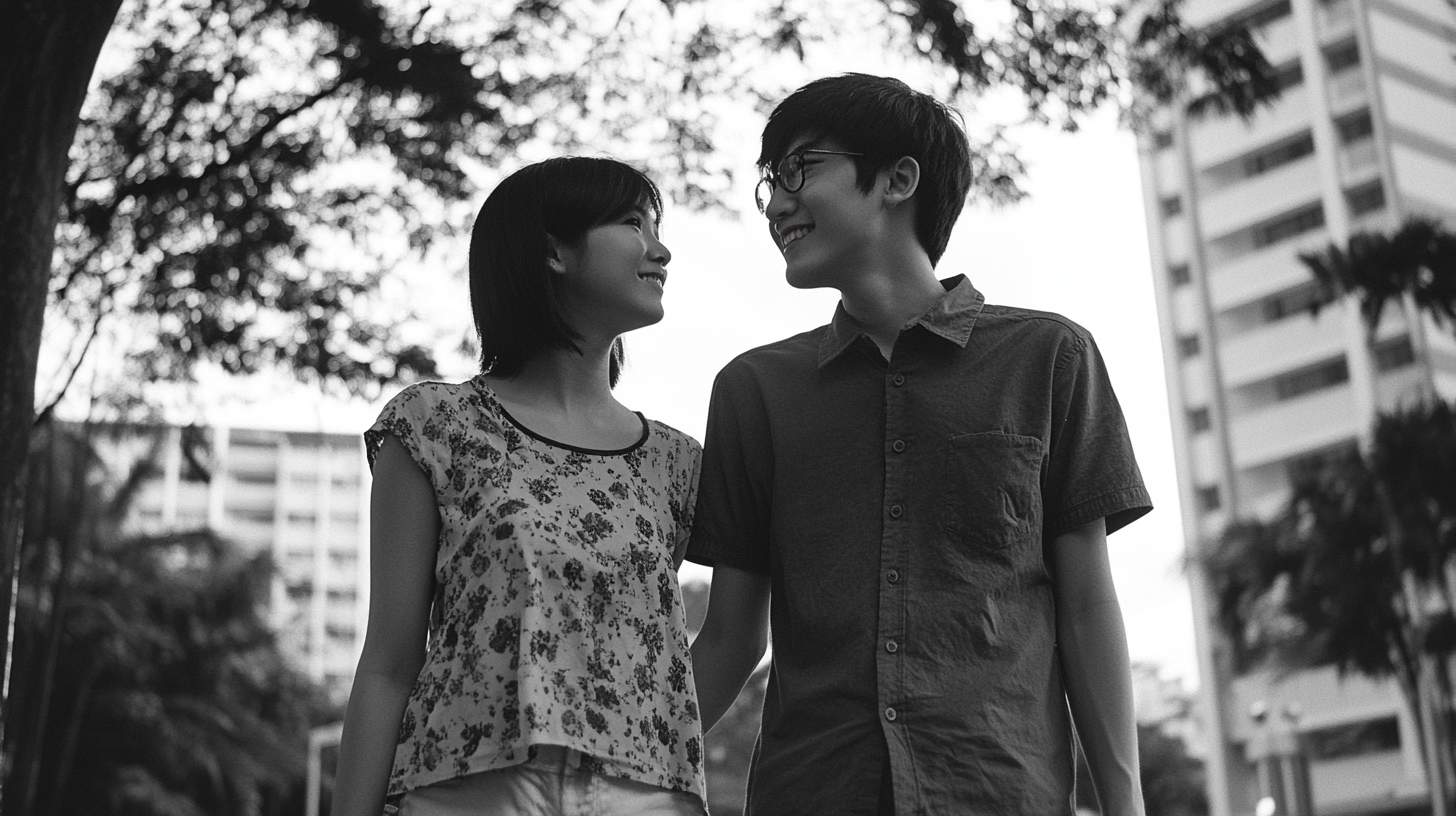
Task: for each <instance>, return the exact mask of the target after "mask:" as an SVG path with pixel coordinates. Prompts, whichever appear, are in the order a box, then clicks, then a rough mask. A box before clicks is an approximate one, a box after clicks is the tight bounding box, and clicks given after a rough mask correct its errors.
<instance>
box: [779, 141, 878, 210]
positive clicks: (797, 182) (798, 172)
mask: <svg viewBox="0 0 1456 816" xmlns="http://www.w3.org/2000/svg"><path fill="white" fill-rule="evenodd" d="M809 153H824V154H826V155H830V156H863V155H864V154H863V153H850V152H848V151H846V150H819V149H816V148H805V149H803V150H795V151H794V152H793V153H790V154H789V155H787V156H785V157H784V158H783V161H780V162H779V166H778V167H765V168H763V174H762V176H761V177H760V178H759V180H758V186H757V187H755V188H754V190H753V200H754V201H755V202H757V203H758V211H759V212H763V211H764V210H765V209H766V208H767V207H768V203H767V202H768V199H769V197H770V196H772V195H773V191H774V190H776V189H778V188H780V187H782V188H783V191H784V192H786V193H797V192H799V191H800V190H802V189H804V156H805V155H807V154H809ZM765 187H767V188H768V189H767V190H765V189H764V188H765Z"/></svg>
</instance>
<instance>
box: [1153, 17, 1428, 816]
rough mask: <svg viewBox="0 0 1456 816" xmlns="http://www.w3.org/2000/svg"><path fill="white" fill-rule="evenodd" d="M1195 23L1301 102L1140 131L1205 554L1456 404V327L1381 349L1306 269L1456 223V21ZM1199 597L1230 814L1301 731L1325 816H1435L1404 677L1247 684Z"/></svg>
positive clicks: (1159, 120) (1170, 358) (1211, 738)
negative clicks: (1237, 45)
mask: <svg viewBox="0 0 1456 816" xmlns="http://www.w3.org/2000/svg"><path fill="white" fill-rule="evenodd" d="M1182 11H1183V14H1184V17H1185V19H1186V20H1187V21H1188V22H1190V23H1192V24H1194V25H1198V26H1208V27H1216V26H1219V25H1222V24H1226V23H1229V22H1247V23H1248V24H1249V25H1250V26H1251V27H1252V28H1253V29H1254V30H1255V31H1256V32H1257V35H1258V38H1259V42H1260V44H1261V47H1262V48H1263V50H1264V52H1265V55H1266V56H1267V57H1268V58H1269V60H1270V62H1271V63H1272V64H1273V65H1274V66H1275V68H1276V70H1277V71H1278V75H1279V79H1280V84H1281V86H1282V88H1283V92H1282V94H1281V96H1280V97H1279V98H1278V99H1277V100H1276V101H1275V102H1273V103H1272V104H1271V105H1269V106H1266V107H1263V108H1261V109H1260V110H1259V111H1258V112H1257V113H1256V114H1255V115H1254V116H1253V117H1252V118H1251V119H1249V120H1247V121H1246V120H1243V119H1241V118H1239V117H1237V116H1222V115H1216V114H1207V115H1204V116H1198V117H1195V116H1191V115H1189V114H1188V113H1187V112H1186V108H1183V107H1181V106H1180V107H1172V108H1168V109H1165V110H1161V111H1159V112H1158V115H1157V117H1156V118H1155V120H1154V125H1153V127H1152V128H1150V129H1149V130H1148V132H1147V133H1145V134H1143V135H1142V136H1141V137H1140V143H1141V144H1140V150H1141V154H1142V155H1141V161H1142V175H1143V191H1144V201H1145V208H1146V215H1147V222H1148V227H1149V229H1148V233H1149V243H1150V248H1151V255H1152V259H1153V273H1154V279H1155V287H1154V289H1155V293H1156V298H1157V303H1158V309H1159V312H1160V323H1161V331H1162V342H1163V349H1164V359H1165V365H1166V372H1165V373H1166V376H1167V380H1168V393H1169V400H1170V411H1171V417H1172V426H1173V435H1174V441H1175V453H1176V461H1177V469H1178V479H1179V485H1180V487H1179V489H1180V497H1181V499H1182V507H1183V526H1184V531H1185V538H1186V542H1185V544H1186V549H1187V551H1188V552H1190V553H1196V552H1199V551H1200V550H1202V549H1203V548H1205V547H1207V546H1209V545H1210V543H1211V542H1214V541H1216V540H1217V538H1218V536H1219V534H1220V533H1221V532H1222V530H1223V528H1224V526H1225V525H1226V524H1227V523H1228V522H1229V521H1230V520H1232V519H1235V518H1244V517H1262V518H1267V517H1269V516H1270V515H1271V514H1272V513H1274V512H1275V511H1276V510H1277V509H1279V507H1280V506H1281V504H1282V503H1283V502H1284V500H1285V499H1286V498H1287V496H1288V490H1289V472H1290V469H1291V466H1293V465H1297V464H1299V463H1301V462H1303V461H1308V460H1309V459H1310V458H1311V457H1321V456H1327V455H1330V454H1332V453H1337V452H1340V451H1342V450H1346V449H1348V448H1349V447H1351V446H1354V445H1357V444H1358V443H1359V442H1360V440H1361V439H1362V438H1363V437H1364V435H1365V434H1367V433H1368V430H1369V428H1370V427H1371V425H1372V423H1373V420H1374V418H1375V416H1376V415H1377V413H1378V412H1380V411H1389V410H1392V409H1394V408H1396V407H1398V406H1400V405H1403V404H1408V403H1410V402H1411V401H1413V400H1415V399H1419V398H1420V397H1421V396H1422V395H1430V394H1437V395H1440V396H1443V397H1444V398H1446V399H1451V398H1453V397H1456V340H1453V337H1452V334H1451V332H1450V330H1449V329H1448V328H1441V327H1439V326H1436V325H1434V324H1433V323H1431V322H1430V320H1429V319H1427V318H1414V319H1412V315H1411V314H1410V313H1408V312H1402V310H1400V309H1398V308H1397V309H1387V310H1386V314H1385V316H1384V319H1383V320H1382V322H1381V324H1380V327H1379V330H1378V332H1377V334H1376V335H1375V337H1374V341H1373V343H1367V341H1366V334H1365V327H1364V325H1363V323H1362V322H1361V318H1360V316H1359V314H1358V311H1357V309H1356V308H1355V307H1354V306H1353V304H1351V303H1330V304H1324V305H1323V308H1321V309H1319V311H1318V314H1317V316H1312V315H1311V313H1310V307H1311V306H1313V305H1316V303H1317V302H1318V300H1319V298H1320V293H1319V290H1318V289H1317V287H1315V286H1314V285H1313V279H1312V278H1311V277H1310V274H1309V273H1308V271H1307V270H1306V268H1305V267H1304V265H1303V264H1302V263H1300V262H1299V260H1298V254H1299V253H1300V252H1308V251H1313V250H1319V249H1322V248H1324V247H1325V246H1328V245H1329V244H1330V243H1334V244H1336V245H1341V246H1343V245H1344V244H1345V242H1346V241H1347V240H1348V238H1349V237H1350V236H1351V235H1352V234H1354V233H1356V232H1361V231H1367V232H1370V231H1390V230H1393V229H1394V228H1396V227H1397V226H1399V224H1400V223H1402V222H1403V221H1404V220H1405V219H1407V218H1409V217H1411V216H1416V215H1423V216H1430V217H1434V218H1437V219H1439V220H1441V221H1442V222H1444V223H1445V224H1446V225H1447V226H1448V228H1452V229H1456V8H1453V6H1451V5H1450V4H1448V3H1447V2H1446V1H1445V0H1252V1H1251V0H1187V2H1185V3H1184V5H1183V6H1182ZM1192 583H1193V586H1192V596H1193V603H1194V607H1195V629H1196V636H1197V638H1198V652H1199V662H1200V678H1199V679H1200V682H1199V685H1200V695H1201V702H1202V705H1203V706H1204V709H1205V711H1204V716H1203V717H1202V720H1203V722H1204V727H1205V728H1206V729H1207V733H1208V742H1209V745H1208V752H1207V755H1206V759H1207V761H1208V771H1209V778H1210V804H1211V806H1212V808H1213V812H1214V813H1215V814H1216V816H1229V815H1234V816H1237V815H1240V814H1252V813H1254V811H1255V805H1256V802H1257V800H1258V798H1259V796H1260V795H1261V793H1262V791H1261V782H1260V780H1259V778H1258V771H1257V768H1256V766H1255V764H1254V763H1253V762H1251V751H1252V750H1254V748H1255V746H1257V745H1258V744H1259V743H1260V740H1261V739H1263V737H1264V736H1266V735H1265V734H1264V733H1263V730H1264V729H1268V728H1270V727H1273V725H1271V723H1272V724H1274V725H1278V726H1279V727H1286V726H1287V727H1290V728H1294V729H1296V730H1297V731H1298V732H1299V734H1300V735H1301V736H1302V737H1303V740H1302V744H1303V745H1305V746H1306V748H1307V751H1308V753H1309V756H1310V760H1311V764H1310V778H1311V787H1312V788H1313V793H1314V801H1313V805H1314V809H1315V812H1317V813H1320V814H1322V815H1323V814H1374V813H1401V812H1406V811H1412V812H1426V811H1425V810H1424V804H1423V803H1424V802H1425V801H1426V795H1425V785H1424V782H1423V774H1422V770H1421V762H1420V754H1419V750H1418V746H1417V744H1416V741H1415V739H1414V736H1413V735H1414V729H1413V725H1412V722H1411V721H1410V717H1409V715H1408V714H1407V712H1406V711H1405V710H1404V707H1403V706H1402V704H1401V702H1400V698H1399V695H1398V693H1397V692H1396V690H1395V687H1394V685H1393V684H1390V683H1376V682H1372V681H1368V680H1365V679H1363V678H1358V677H1352V678H1346V679H1345V680H1343V681H1341V680H1340V679H1339V678H1337V677H1336V676H1335V674H1334V672H1333V671H1326V670H1319V671H1312V672H1305V673H1302V674H1299V675H1296V676H1293V677H1286V678H1282V679H1275V678H1273V677H1272V676H1268V675H1262V674H1249V675H1243V676H1235V672H1234V671H1233V669H1232V666H1231V663H1230V661H1229V659H1228V654H1227V650H1226V649H1225V648H1223V647H1222V646H1221V644H1220V642H1219V637H1218V635H1217V633H1216V632H1215V631H1214V629H1213V627H1212V624H1211V613H1212V608H1211V605H1210V600H1209V596H1208V592H1207V588H1206V587H1205V586H1203V584H1202V582H1201V580H1200V579H1199V578H1198V577H1197V576H1196V575H1195V576H1194V577H1193V579H1192ZM1254 712H1263V713H1264V716H1262V717H1258V718H1256V717H1254V716H1252V713H1254ZM1269 712H1273V713H1272V714H1270V713H1269ZM1271 718H1272V719H1271Z"/></svg>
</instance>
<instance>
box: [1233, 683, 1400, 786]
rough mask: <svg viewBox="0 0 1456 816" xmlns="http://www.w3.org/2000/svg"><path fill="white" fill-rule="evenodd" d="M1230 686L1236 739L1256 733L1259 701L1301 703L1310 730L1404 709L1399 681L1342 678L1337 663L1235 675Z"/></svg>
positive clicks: (1281, 704) (1281, 705)
mask: <svg viewBox="0 0 1456 816" xmlns="http://www.w3.org/2000/svg"><path fill="white" fill-rule="evenodd" d="M1231 691H1232V692H1233V694H1232V696H1233V700H1232V705H1231V706H1230V707H1229V709H1228V713H1229V715H1230V718H1231V720H1232V722H1229V723H1227V726H1228V733H1229V736H1230V738H1231V739H1233V740H1235V741H1237V742H1243V741H1245V740H1247V739H1248V738H1249V737H1251V736H1253V727H1254V725H1253V722H1251V721H1250V720H1249V717H1248V712H1249V708H1250V706H1252V705H1253V704H1254V703H1255V702H1257V701H1263V702H1264V703H1265V704H1267V705H1268V706H1269V707H1270V708H1271V709H1274V710H1280V709H1283V708H1284V707H1285V706H1286V705H1287V704H1289V703H1298V704H1299V705H1300V707H1301V708H1302V709H1303V710H1304V712H1305V713H1304V718H1303V720H1301V722H1300V727H1301V729H1309V730H1314V729H1318V728H1328V727H1330V726H1333V725H1341V724H1344V723H1354V722H1360V721H1361V720H1371V719H1376V718H1379V717H1389V716H1392V715H1395V714H1397V713H1398V712H1399V711H1400V690H1399V688H1398V687H1397V686H1396V684H1395V681H1394V680H1372V679H1370V678H1368V677H1364V676H1363V675H1358V674H1351V675H1347V676H1345V677H1340V675H1339V673H1338V672H1336V671H1335V669H1334V667H1333V666H1322V667H1320V668H1317V669H1307V670H1305V671H1299V672H1295V673H1293V674H1289V675H1286V676H1284V677H1279V678H1276V676H1275V674H1274V673H1273V672H1254V673H1250V674H1246V675H1244V676H1242V677H1239V678H1237V679H1235V680H1234V681H1233V684H1232V687H1231ZM1323 812H1324V811H1321V813H1323Z"/></svg>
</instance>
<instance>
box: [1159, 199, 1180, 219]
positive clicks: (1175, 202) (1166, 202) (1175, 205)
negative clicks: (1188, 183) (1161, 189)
mask: <svg viewBox="0 0 1456 816" xmlns="http://www.w3.org/2000/svg"><path fill="white" fill-rule="evenodd" d="M1158 210H1159V212H1161V213H1162V214H1163V217H1164V218H1172V217H1173V216H1175V215H1178V214H1179V213H1182V212H1183V198H1182V197H1181V196H1177V195H1170V196H1167V197H1165V198H1160V199H1158Z"/></svg>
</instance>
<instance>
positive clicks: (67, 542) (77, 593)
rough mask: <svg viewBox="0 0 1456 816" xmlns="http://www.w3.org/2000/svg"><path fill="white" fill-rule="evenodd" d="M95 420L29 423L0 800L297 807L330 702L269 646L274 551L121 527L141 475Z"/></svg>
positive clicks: (233, 809)
mask: <svg viewBox="0 0 1456 816" xmlns="http://www.w3.org/2000/svg"><path fill="white" fill-rule="evenodd" d="M91 430H92V429H91V428H89V427H86V426H76V425H58V424H56V423H47V424H46V425H44V426H43V427H42V428H41V430H40V432H39V433H38V434H37V435H36V437H35V440H36V443H35V444H36V450H35V451H34V456H35V466H33V467H32V469H31V479H30V485H29V496H28V501H27V512H28V517H27V523H26V528H25V535H26V542H25V544H26V546H25V548H24V553H25V558H24V560H23V562H22V564H21V581H20V586H21V591H20V594H19V608H18V610H17V611H18V613H19V614H18V616H17V629H16V633H15V650H16V663H15V672H14V674H13V675H12V677H11V678H10V682H11V695H12V696H11V704H12V706H13V708H12V711H13V712H15V715H16V716H15V717H14V719H13V720H12V722H11V723H10V728H9V729H8V732H7V734H6V736H7V737H8V738H9V740H10V744H9V746H8V750H7V752H6V756H7V759H8V765H9V774H8V778H7V780H6V786H5V792H4V793H5V804H6V809H7V811H11V812H14V813H23V814H36V815H37V816H43V815H44V816H49V815H52V814H55V815H59V814H72V813H94V814H104V813H115V814H156V815H157V816H201V814H211V815H213V816H251V815H252V814H278V813H297V812H301V809H302V803H303V788H302V785H303V769H304V751H305V746H306V744H307V735H308V729H309V728H310V727H311V726H314V725H317V724H320V723H322V722H327V721H331V720H333V719H336V718H337V717H339V716H342V712H341V711H338V710H336V709H335V708H333V707H331V706H330V705H329V704H328V703H327V702H326V697H325V695H324V694H323V692H322V690H321V689H319V688H316V687H314V686H313V685H312V684H311V681H309V680H308V679H307V678H306V677H304V676H303V675H302V674H301V673H300V672H298V671H296V670H295V669H293V668H292V667H291V666H290V665H289V663H288V661H287V660H286V659H285V657H284V656H283V654H282V653H281V652H280V650H279V648H278V644H277V642H276V639H275V636H274V633H273V631H272V629H271V627H270V624H269V621H268V619H267V616H266V606H267V603H268V596H269V592H270V589H271V585H272V584H271V582H272V578H273V574H274V573H273V565H272V564H271V562H270V560H269V558H268V556H267V555H266V554H262V555H258V554H254V555H249V554H247V553H244V552H242V551H241V550H240V549H239V548H238V547H237V546H236V545H234V544H233V543H231V542H229V541H228V540H227V539H225V538H223V537H221V536H219V535H217V534H215V533H213V532H210V531H207V530H183V531H176V532H171V533H167V534H164V535H139V534H135V533H128V532H127V531H126V530H125V526H124V525H123V520H124V519H125V517H126V514H127V508H128V504H129V498H130V492H131V489H132V488H133V487H135V486H136V485H137V484H139V483H140V481H141V480H142V478H144V476H145V473H143V472H142V471H141V469H136V470H134V471H133V472H130V473H123V474H116V473H107V472H106V470H107V464H106V463H104V462H103V461H101V460H100V459H99V458H98V457H97V456H96V450H95V448H94V447H93V446H92V444H91V439H90V434H91ZM104 485H116V486H117V487H114V488H107V487H104Z"/></svg>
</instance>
